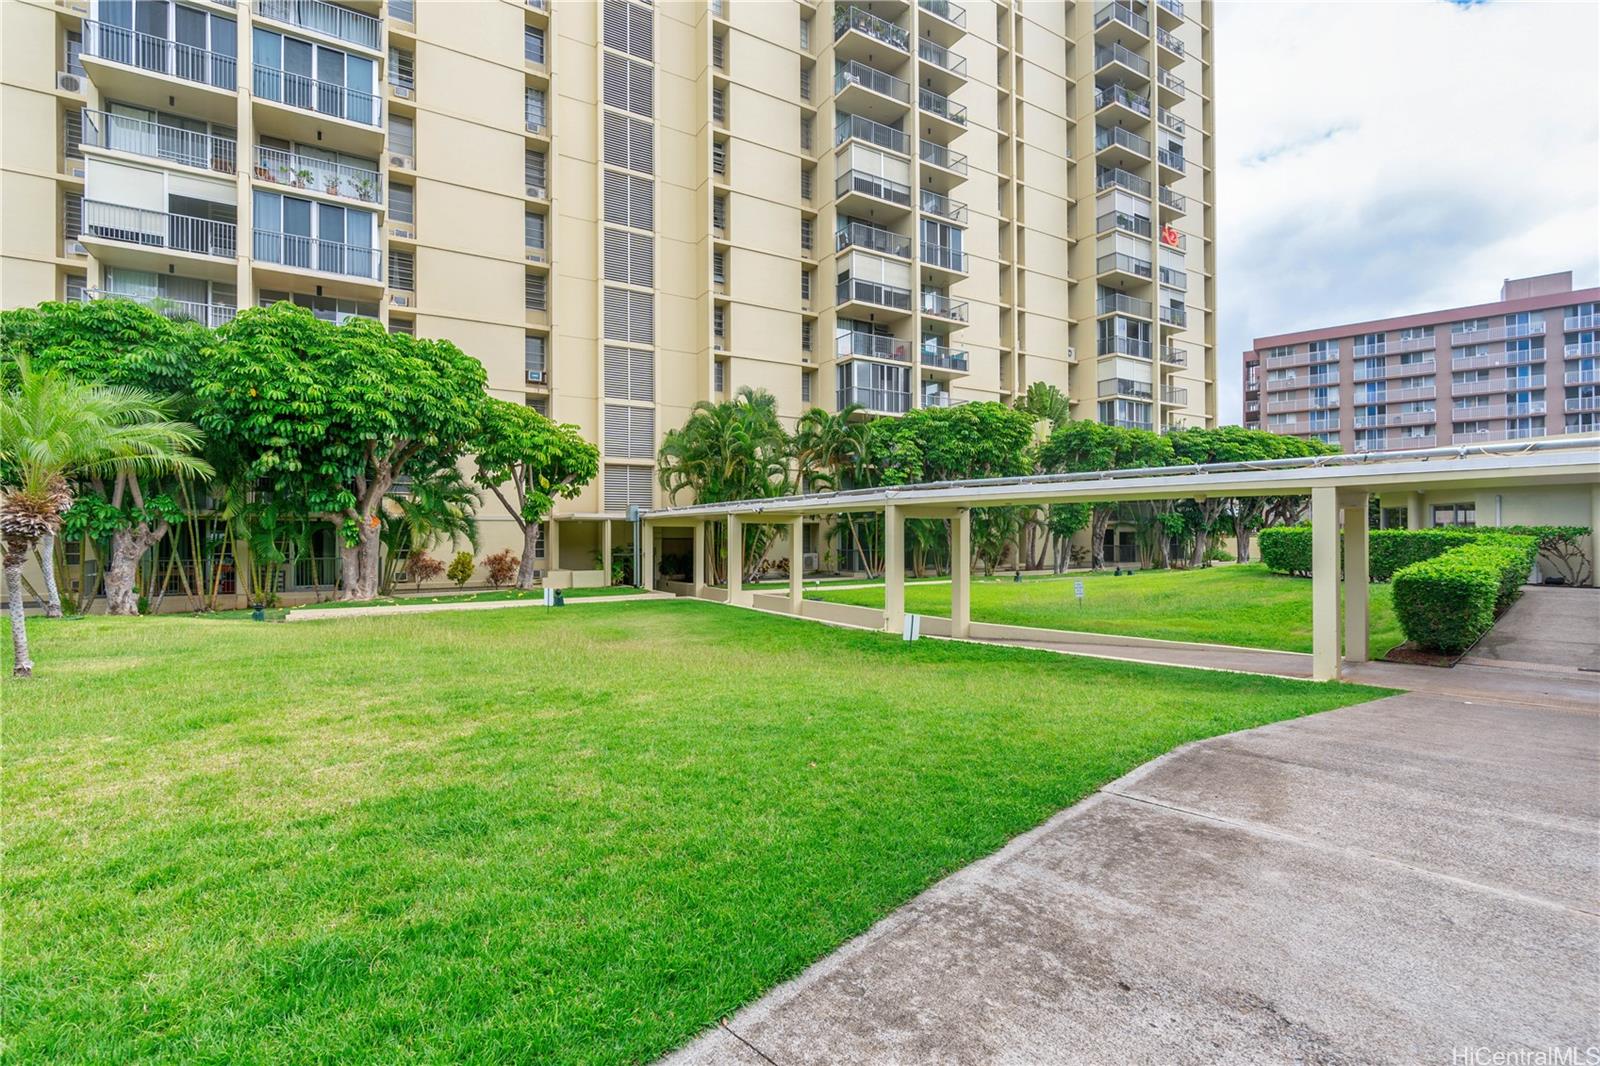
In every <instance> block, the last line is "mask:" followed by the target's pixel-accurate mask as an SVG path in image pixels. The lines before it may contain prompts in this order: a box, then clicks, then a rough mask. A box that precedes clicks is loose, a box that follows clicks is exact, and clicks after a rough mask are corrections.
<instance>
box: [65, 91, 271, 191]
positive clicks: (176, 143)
mask: <svg viewBox="0 0 1600 1066" xmlns="http://www.w3.org/2000/svg"><path fill="white" fill-rule="evenodd" d="M83 143H84V144H87V145H92V146H93V147H95V148H105V149H108V150H110V151H114V152H128V153H130V154H133V155H142V156H147V157H149V158H151V159H164V160H166V161H167V162H169V163H180V164H182V165H184V166H188V167H200V168H201V169H203V170H214V171H216V172H217V173H219V174H232V173H234V171H235V168H236V167H237V166H238V152H239V146H238V143H237V142H235V141H233V140H231V139H230V138H226V137H214V136H212V135H211V134H208V133H197V132H195V131H193V130H185V129H179V128H178V127H177V126H166V125H162V124H161V123H158V122H146V121H144V120H143V119H137V118H130V117H129V116H127V115H114V114H112V113H110V112H109V111H95V110H93V109H92V108H87V107H86V108H84V109H83Z"/></svg>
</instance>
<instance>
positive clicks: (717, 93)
mask: <svg viewBox="0 0 1600 1066" xmlns="http://www.w3.org/2000/svg"><path fill="white" fill-rule="evenodd" d="M711 121H713V122H715V123H717V124H718V125H719V126H720V125H727V122H728V90H726V89H723V88H720V87H719V88H716V89H712V90H711Z"/></svg>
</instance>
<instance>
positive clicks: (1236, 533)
mask: <svg viewBox="0 0 1600 1066" xmlns="http://www.w3.org/2000/svg"><path fill="white" fill-rule="evenodd" d="M1233 541H1234V544H1233V548H1234V557H1235V558H1236V559H1237V560H1238V561H1239V562H1241V563H1248V562H1249V561H1250V525H1249V523H1247V522H1245V521H1244V520H1243V519H1240V518H1235V519H1234V521H1233Z"/></svg>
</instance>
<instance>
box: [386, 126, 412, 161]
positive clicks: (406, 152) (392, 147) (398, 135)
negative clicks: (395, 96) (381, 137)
mask: <svg viewBox="0 0 1600 1066" xmlns="http://www.w3.org/2000/svg"><path fill="white" fill-rule="evenodd" d="M389 154H390V155H391V156H397V155H401V156H405V157H406V158H407V159H408V160H415V159H416V157H417V127H416V125H415V123H413V122H412V121H411V120H410V119H409V118H402V117H401V116H399V115H390V116H389Z"/></svg>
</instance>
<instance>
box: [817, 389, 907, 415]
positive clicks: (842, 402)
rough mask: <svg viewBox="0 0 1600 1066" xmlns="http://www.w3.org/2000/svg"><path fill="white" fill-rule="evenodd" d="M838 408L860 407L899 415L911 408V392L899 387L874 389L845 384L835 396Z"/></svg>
mask: <svg viewBox="0 0 1600 1066" xmlns="http://www.w3.org/2000/svg"><path fill="white" fill-rule="evenodd" d="M835 398H836V399H837V401H838V405H839V409H840V410H843V409H844V408H846V407H860V408H862V409H864V410H867V411H877V412H879V413H881V414H890V415H901V414H905V413H906V412H907V411H909V410H911V393H910V392H909V391H907V392H902V391H900V390H899V389H874V388H870V387H868V386H866V385H846V386H844V387H842V388H840V389H839V390H838V392H837V394H836V397H835Z"/></svg>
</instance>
